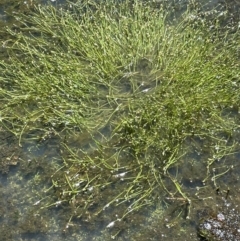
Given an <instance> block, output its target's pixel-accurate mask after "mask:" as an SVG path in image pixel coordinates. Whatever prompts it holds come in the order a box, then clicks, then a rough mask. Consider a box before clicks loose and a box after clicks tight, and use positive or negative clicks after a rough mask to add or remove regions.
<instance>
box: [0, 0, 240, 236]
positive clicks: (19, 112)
mask: <svg viewBox="0 0 240 241" xmlns="http://www.w3.org/2000/svg"><path fill="white" fill-rule="evenodd" d="M170 14H172V13H171V12H170V13H169V12H168V11H167V10H166V9H164V8H161V7H159V6H155V5H154V4H151V3H145V2H142V1H120V2H119V1H106V2H105V1H104V2H102V3H93V2H90V1H82V2H78V3H76V4H71V7H69V9H68V10H66V9H56V8H54V7H50V6H46V7H37V8H36V9H35V12H33V13H32V14H31V15H28V16H25V15H21V16H18V21H19V22H20V23H21V24H19V26H20V27H18V28H17V29H7V31H8V34H10V35H11V36H12V38H11V39H9V40H8V41H6V42H5V46H6V48H7V49H8V58H7V59H5V60H2V61H1V62H0V98H1V104H0V118H1V126H2V127H4V128H5V129H7V130H9V131H11V132H13V133H14V134H15V135H16V136H18V137H19V144H20V145H21V143H23V142H24V141H25V140H27V138H29V136H32V135H33V136H34V138H35V141H36V142H37V143H39V144H41V143H43V142H45V141H46V140H48V139H51V138H52V137H53V136H58V137H59V138H60V140H61V146H62V148H61V156H62V161H63V162H62V165H61V167H60V168H57V170H55V171H54V173H52V175H51V177H52V183H53V185H52V189H53V190H54V193H53V195H55V197H54V199H55V202H51V203H45V204H44V205H42V206H41V208H45V207H52V206H58V205H60V204H61V205H66V206H68V207H70V209H71V212H69V214H68V215H69V221H68V224H67V225H66V227H68V226H69V225H70V223H71V222H72V220H74V219H76V218H77V219H81V220H83V221H84V222H90V223H91V222H93V221H97V220H99V221H101V220H102V218H103V217H105V220H106V217H109V218H107V220H109V223H108V224H107V225H106V227H107V228H112V227H114V228H115V231H114V234H113V235H114V236H115V235H117V234H118V233H119V232H120V231H121V230H122V229H123V228H124V225H125V224H124V220H126V219H127V218H128V217H129V216H131V215H130V214H132V213H134V212H136V211H139V212H140V213H141V210H142V209H143V208H144V207H145V206H151V205H155V204H156V202H158V201H160V202H163V201H164V200H165V199H166V198H168V200H176V201H180V202H181V204H182V203H183V204H184V205H183V206H184V207H185V209H186V212H185V217H187V218H191V205H192V201H194V200H195V199H196V196H193V194H192V193H188V191H187V187H186V186H185V187H184V185H183V183H181V181H182V178H179V177H178V169H179V170H180V168H181V165H184V166H185V168H186V167H187V169H188V170H189V172H190V173H192V175H195V176H192V177H189V176H188V175H189V172H188V173H185V175H187V176H188V177H189V179H192V180H196V181H197V182H201V183H203V184H206V183H208V184H209V183H212V182H213V186H214V187H217V186H218V184H217V179H218V178H219V177H221V176H223V175H224V174H226V173H227V172H228V171H229V170H231V168H234V167H231V166H229V165H228V164H227V161H226V160H225V159H224V158H226V157H227V156H228V155H232V154H234V152H235V151H236V148H237V144H236V143H235V142H234V139H233V136H234V135H235V132H236V131H237V130H238V128H239V116H238V114H239V103H240V99H239V97H240V77H239V63H240V62H239V57H240V56H239V44H240V36H239V30H238V29H237V28H235V29H229V28H227V27H226V26H225V27H222V25H221V21H220V20H222V19H218V18H214V19H210V20H209V19H205V18H204V17H199V16H198V15H197V13H196V12H194V11H193V12H186V13H185V14H183V15H182V16H181V17H180V20H181V21H180V20H179V19H178V20H177V22H178V23H176V22H174V21H173V22H171V21H170V20H169V16H170ZM39 133H40V134H39ZM197 145H200V146H201V147H200V148H197V147H196V146H197ZM192 146H194V148H195V149H198V150H199V151H200V152H205V155H204V158H202V159H201V160H191V162H190V161H189V163H187V164H186V163H184V160H186V158H187V155H188V154H189V153H190V152H191V151H192ZM203 149H204V150H203ZM223 159H224V160H225V161H224V164H221V166H217V167H215V169H217V170H220V171H219V172H218V173H216V172H212V169H211V166H212V165H214V164H215V162H216V161H218V162H220V161H221V160H223ZM199 167H200V168H199ZM198 168H199V170H198V171H199V172H200V173H196V169H198ZM218 168H219V169H218ZM215 169H214V170H215ZM192 170H195V172H194V171H192ZM209 185H212V184H209ZM204 194H205V193H204ZM205 195H206V194H205ZM207 195H209V194H207ZM200 196H201V195H200ZM197 197H199V196H197ZM207 197H208V196H201V199H204V198H207ZM39 203H40V201H39ZM40 205H41V203H40ZM106 209H107V210H108V212H107V213H106V212H104V211H105V210H106Z"/></svg>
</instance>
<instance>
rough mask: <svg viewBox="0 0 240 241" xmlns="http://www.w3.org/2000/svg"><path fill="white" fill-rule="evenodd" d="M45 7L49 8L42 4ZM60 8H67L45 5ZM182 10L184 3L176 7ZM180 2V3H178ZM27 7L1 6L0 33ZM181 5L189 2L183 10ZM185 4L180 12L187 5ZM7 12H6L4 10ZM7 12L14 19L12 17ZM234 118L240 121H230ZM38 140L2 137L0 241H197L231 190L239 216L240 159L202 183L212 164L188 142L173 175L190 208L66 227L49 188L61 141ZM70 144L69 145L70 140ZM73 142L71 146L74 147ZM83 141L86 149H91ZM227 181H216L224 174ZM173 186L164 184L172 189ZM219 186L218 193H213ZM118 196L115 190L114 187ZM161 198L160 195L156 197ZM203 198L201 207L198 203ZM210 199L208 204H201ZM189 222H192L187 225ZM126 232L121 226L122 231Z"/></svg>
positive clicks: (61, 206) (220, 164)
mask: <svg viewBox="0 0 240 241" xmlns="http://www.w3.org/2000/svg"><path fill="white" fill-rule="evenodd" d="M42 2H44V3H46V1H42ZM48 2H49V3H51V4H55V5H57V4H60V3H63V2H64V1H59V0H56V1H48ZM179 2H181V1H179ZM182 2H183V1H182ZM29 3H30V1H25V2H24V1H19V5H16V1H12V5H11V3H10V1H6V2H5V3H4V4H3V3H2V4H1V5H0V20H1V21H2V25H4V24H5V25H6V24H9V23H10V21H12V20H10V18H8V17H7V15H6V14H5V13H4V10H6V9H11V7H12V6H14V8H13V9H15V11H16V9H22V8H24V7H25V5H26V4H29ZM184 3H186V2H184ZM184 3H183V4H184ZM207 3H208V4H207V5H206V8H213V7H215V6H216V4H217V3H218V1H207ZM7 7H8V8H7ZM13 9H11V11H14V10H13ZM233 115H236V117H238V118H239V113H233ZM36 134H37V135H39V133H29V134H28V136H27V137H25V140H26V141H25V142H23V143H22V147H21V148H20V147H19V145H18V141H17V140H16V139H15V138H14V137H13V136H12V135H11V134H9V133H7V132H6V131H4V130H0V159H1V162H2V163H1V170H2V172H1V173H0V240H2V241H10V240H14V241H15V240H16V241H17V240H26V241H30V240H37V241H38V240H39V241H40V240H43V241H48V240H49V241H50V240H51V241H54V240H58V241H59V240H69V241H71V240H73V241H88V240H89V241H90V240H97V241H98V240H112V239H113V238H114V237H115V234H117V233H118V231H119V230H121V232H120V233H119V234H118V235H117V236H116V237H115V240H137V241H139V240H143V241H145V240H166V241H174V240H178V241H181V240H182V241H183V240H185V241H188V240H189V241H190V240H193V241H197V240H200V239H199V237H198V236H197V231H196V227H197V225H198V221H199V216H201V215H200V214H201V212H203V210H205V209H207V207H212V208H213V209H215V210H217V209H218V208H219V207H221V206H222V205H223V204H224V203H223V200H222V199H223V198H225V197H226V195H227V194H226V192H225V191H226V190H228V189H230V193H229V196H228V199H229V202H230V203H231V205H232V207H233V208H235V209H236V210H237V209H239V207H238V204H239V203H240V200H239V192H240V180H239V179H240V178H239V176H240V175H239V174H240V165H239V159H240V152H237V153H235V154H234V155H232V156H229V157H225V158H222V159H219V160H218V161H216V162H214V164H213V165H212V166H211V167H210V168H209V177H210V178H208V179H206V182H203V180H204V179H205V178H206V173H207V170H206V166H205V165H203V163H204V160H206V159H207V158H209V155H210V154H209V152H208V151H209V149H208V148H207V146H208V144H209V143H207V142H206V140H200V139H195V138H190V139H189V140H187V141H186V143H185V145H186V146H189V154H188V155H187V157H186V158H185V159H183V160H181V161H180V162H179V165H178V167H175V168H172V169H171V170H170V172H171V174H172V175H174V176H177V177H178V179H179V180H181V185H182V187H183V189H184V190H185V191H186V192H187V193H188V194H189V195H191V196H195V197H196V198H195V199H193V200H192V203H191V206H190V207H189V205H188V204H186V203H185V202H184V201H183V200H181V199H172V198H171V196H169V197H168V198H166V199H165V200H164V201H162V199H160V198H159V200H160V201H159V202H157V203H154V205H152V206H151V208H150V209H147V210H144V212H143V213H140V214H138V213H136V214H134V215H132V217H131V219H129V220H127V221H128V223H127V224H126V223H124V224H121V223H118V221H116V220H117V217H116V219H115V220H111V219H110V218H109V215H108V214H109V213H111V212H112V210H111V209H110V208H109V209H108V208H106V210H105V211H104V215H103V216H102V220H101V222H97V223H95V222H94V218H93V217H91V215H92V213H89V217H87V216H86V219H85V220H84V221H82V220H78V219H74V220H72V219H71V215H70V214H71V205H68V204H65V203H59V201H58V199H57V198H56V197H57V195H56V192H57V190H55V189H54V188H53V183H52V180H51V175H52V173H53V171H54V170H58V169H59V168H61V167H62V165H63V164H62V162H63V160H62V156H61V147H60V144H59V139H58V137H52V138H50V139H48V140H47V141H40V140H39V139H37V140H34V137H35V136H36ZM70 141H71V140H70ZM74 141H76V140H75V139H74V138H73V139H72V142H74ZM233 141H235V142H237V143H239V141H240V130H235V133H234V136H233ZM88 144H89V143H88V137H87V136H86V138H85V139H84V143H83V146H86V148H87V145H88ZM223 173H224V175H221V174H223ZM171 185H172V184H171V183H169V186H171ZM216 186H218V187H220V189H219V190H218V191H216ZM115 188H116V187H115ZM159 196H161V193H159ZM202 197H204V199H203V198H202ZM206 197H207V198H206ZM187 216H189V219H187V218H186V217H187ZM121 225H123V226H121Z"/></svg>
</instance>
